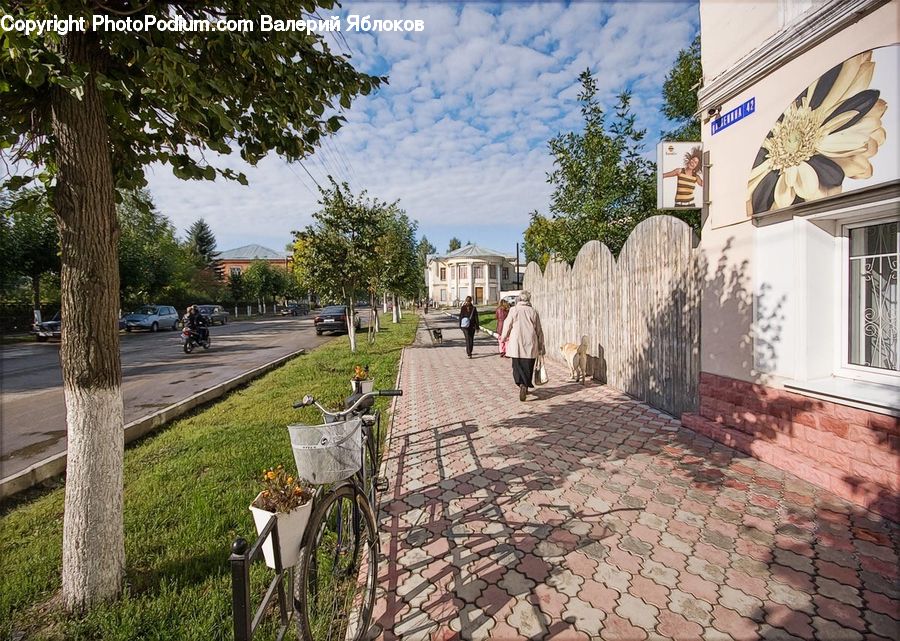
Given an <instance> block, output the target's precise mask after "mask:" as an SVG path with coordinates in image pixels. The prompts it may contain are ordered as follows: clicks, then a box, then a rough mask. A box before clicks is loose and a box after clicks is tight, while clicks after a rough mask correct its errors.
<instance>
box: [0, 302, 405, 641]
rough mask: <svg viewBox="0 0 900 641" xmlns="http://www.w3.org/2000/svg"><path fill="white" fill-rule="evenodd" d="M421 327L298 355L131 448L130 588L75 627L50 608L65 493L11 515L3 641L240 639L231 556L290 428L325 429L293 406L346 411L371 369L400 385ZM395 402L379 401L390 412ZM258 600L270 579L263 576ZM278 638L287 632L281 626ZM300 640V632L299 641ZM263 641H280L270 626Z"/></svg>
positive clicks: (379, 381)
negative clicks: (355, 377) (314, 403)
mask: <svg viewBox="0 0 900 641" xmlns="http://www.w3.org/2000/svg"><path fill="white" fill-rule="evenodd" d="M417 323H418V318H417V317H416V316H415V315H414V314H409V315H407V316H406V317H405V318H404V319H403V321H402V322H401V323H400V324H397V325H394V324H392V323H391V322H390V318H389V316H387V315H386V316H385V317H384V320H383V321H382V332H381V333H380V334H378V337H377V342H376V343H375V344H374V345H369V344H368V343H367V341H366V335H365V333H362V334H360V335H359V336H358V340H357V353H356V354H351V353H350V350H349V344H348V339H347V337H340V338H336V339H335V340H333V341H330V342H328V343H326V344H324V345H322V346H320V347H319V348H317V349H315V350H313V351H312V352H311V353H310V354H308V355H305V356H300V357H297V358H296V359H294V360H292V361H290V362H289V363H287V364H286V365H284V366H283V367H281V368H279V369H277V370H275V371H273V372H270V373H269V374H266V375H265V376H263V377H262V378H260V379H258V380H257V381H255V382H253V383H251V384H249V385H248V386H247V387H245V388H242V389H240V390H237V391H235V392H232V393H231V394H229V395H228V396H226V397H225V398H224V399H222V400H219V401H218V402H216V403H215V404H213V405H211V406H209V407H207V408H205V409H202V410H199V411H197V412H196V413H194V414H192V415H188V416H186V417H183V418H181V419H178V420H177V421H175V422H173V423H172V424H171V425H170V426H169V427H167V428H166V429H164V430H162V431H159V432H156V433H155V434H153V435H151V436H148V437H147V438H145V439H143V440H141V441H139V442H138V443H137V444H135V445H133V446H131V447H129V448H127V450H126V452H125V552H126V563H127V567H126V580H125V590H124V593H123V595H122V598H121V599H119V600H118V601H116V602H115V603H110V604H106V605H102V606H99V607H97V608H94V609H93V610H92V611H91V612H90V613H88V614H86V615H85V616H83V617H77V618H76V617H69V616H66V615H65V614H63V613H61V612H60V611H59V610H58V609H56V608H54V607H52V606H47V605H46V604H47V603H49V602H52V597H53V596H54V594H56V593H57V592H58V590H59V586H60V579H59V576H60V566H61V547H62V517H63V500H64V489H63V488H62V487H60V488H57V489H54V490H51V491H48V492H46V493H45V494H43V495H41V496H39V497H38V498H36V499H34V500H30V501H27V502H25V503H23V504H20V505H15V506H12V507H6V508H5V509H4V511H3V513H2V514H0V559H3V570H4V571H3V573H2V575H0V639H5V638H10V637H11V636H12V632H13V631H14V630H26V631H27V632H28V634H27V636H26V638H28V639H41V640H44V639H46V640H54V641H55V640H57V639H84V640H90V639H98V640H99V639H103V640H104V641H117V640H122V641H124V640H126V639H127V640H135V639H148V640H149V639H173V640H174V639H189V640H194V639H196V640H197V641H209V640H211V639H230V638H231V637H232V627H231V626H232V620H231V577H230V573H229V572H230V570H229V566H228V555H229V553H230V546H231V542H232V541H233V540H234V538H235V537H237V536H243V537H245V538H247V540H249V541H253V540H254V539H255V536H256V532H255V529H254V526H253V518H252V517H251V515H250V512H249V510H248V509H247V508H248V506H249V504H250V501H252V500H253V497H254V496H256V494H257V492H258V491H259V487H258V483H257V480H258V479H259V477H260V476H261V475H262V472H263V470H264V469H265V468H268V467H272V466H273V465H276V464H278V463H283V464H285V467H288V468H289V469H293V467H294V459H293V456H292V454H291V448H290V440H289V437H288V432H287V429H286V428H285V426H286V425H288V424H289V423H311V424H316V423H320V422H321V418H320V416H319V414H318V412H317V411H316V410H315V409H314V408H306V409H304V410H301V411H298V410H294V409H292V408H291V403H292V402H293V401H294V400H297V399H300V398H302V397H303V395H304V394H312V395H313V396H315V397H316V398H317V399H319V400H320V402H321V401H324V404H325V405H326V406H330V407H342V403H343V399H344V397H346V396H347V395H348V394H349V393H350V383H349V380H350V377H351V375H352V373H353V367H354V366H355V365H365V364H368V365H369V369H370V374H371V376H372V378H373V379H374V380H375V388H376V389H379V388H391V387H393V385H394V382H395V380H396V376H397V367H398V363H399V360H400V353H401V351H402V349H403V347H404V346H406V345H408V344H410V343H411V342H412V341H413V339H414V337H415V330H416V325H417ZM389 400H390V399H379V406H380V407H381V408H382V409H383V410H384V409H387V407H388V401H389ZM251 577H252V589H253V592H252V594H253V595H254V596H253V600H254V602H255V603H256V604H258V603H259V600H260V598H261V596H262V594H263V593H264V590H265V587H266V586H267V584H268V582H269V581H270V580H271V577H272V575H271V571H270V570H268V569H266V568H265V567H264V565H263V564H261V563H258V564H256V566H255V567H254V568H253V570H252V572H251ZM270 627H271V628H272V629H273V630H274V628H275V626H274V624H273V625H271V626H270ZM292 634H293V633H292ZM257 638H258V639H260V640H262V639H267V638H272V635H271V634H267V633H266V631H264V630H261V631H260V635H259V636H258V637H257Z"/></svg>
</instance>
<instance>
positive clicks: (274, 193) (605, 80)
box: [150, 2, 698, 249]
mask: <svg viewBox="0 0 900 641" xmlns="http://www.w3.org/2000/svg"><path fill="white" fill-rule="evenodd" d="M350 13H356V14H359V15H370V16H371V17H372V18H404V19H406V18H408V19H421V20H424V21H425V31H424V32H420V33H397V32H381V33H349V32H346V31H345V32H344V34H343V36H344V38H345V39H346V41H347V44H349V47H350V49H351V51H352V61H353V63H354V64H355V65H357V66H358V67H359V68H361V69H363V70H366V71H368V72H370V73H373V72H374V73H379V74H382V73H386V74H387V75H389V76H390V84H389V85H388V86H386V87H384V88H382V89H381V90H379V91H378V92H376V93H375V94H374V95H371V96H367V97H361V98H359V99H357V100H356V101H354V104H353V107H352V108H351V109H350V110H349V112H347V113H346V114H345V116H346V117H347V124H346V125H345V127H344V128H343V129H341V131H339V132H338V134H337V135H336V136H334V137H333V139H331V140H330V141H329V142H328V143H327V144H326V145H325V146H324V147H323V149H322V150H321V151H320V152H318V153H317V154H315V155H314V156H313V157H312V158H310V159H307V160H306V161H304V163H303V166H300V165H292V166H288V165H287V164H286V163H284V162H283V161H281V160H280V159H278V158H276V157H274V156H273V157H270V158H267V159H265V160H264V161H263V162H261V163H260V164H259V166H258V167H256V168H247V167H245V166H244V165H243V164H242V163H241V162H240V161H239V159H233V158H229V159H228V163H229V166H234V167H236V168H239V169H243V170H244V171H245V172H246V173H247V175H248V178H249V179H250V187H242V186H240V185H236V184H225V183H222V182H216V183H196V182H183V181H179V180H177V179H175V178H174V177H173V176H172V175H171V172H170V171H169V170H168V169H167V168H161V167H156V168H153V170H152V171H151V173H150V185H151V190H152V192H153V194H154V196H155V199H156V202H157V204H158V206H159V208H160V209H161V210H162V211H163V212H164V213H166V214H167V215H169V216H170V217H171V218H172V219H173V220H174V222H175V223H176V226H177V227H178V229H179V230H182V231H183V230H184V229H186V228H187V227H188V226H189V225H190V224H191V222H193V220H195V219H196V218H198V217H200V216H203V217H204V218H205V219H206V220H207V222H209V223H210V225H211V226H212V228H213V230H214V231H215V232H216V235H217V238H218V240H219V247H220V248H229V247H233V246H237V245H240V244H246V243H251V242H258V243H261V244H264V245H268V246H270V247H273V248H276V249H280V248H282V247H283V245H285V244H286V243H287V242H289V241H290V231H291V230H293V229H298V228H300V227H302V226H303V225H305V224H308V223H309V222H310V214H311V213H312V212H314V211H315V210H316V201H317V194H316V193H315V191H316V187H315V182H314V180H313V179H312V178H310V177H309V176H308V175H307V173H306V170H308V171H309V172H310V173H311V174H312V175H313V176H314V179H315V181H318V182H319V183H320V184H325V182H326V181H327V178H326V176H327V174H329V173H333V174H336V177H337V178H339V179H341V180H347V181H348V182H350V184H351V186H352V187H353V188H354V189H367V190H368V191H369V193H370V194H371V195H373V196H377V197H379V198H382V199H386V200H393V199H400V200H401V203H402V205H403V206H404V207H405V208H406V210H407V211H408V212H409V214H410V215H411V216H412V217H413V218H416V219H418V220H419V221H420V223H421V229H422V231H424V232H425V233H426V234H428V232H429V229H433V230H435V234H436V235H437V236H438V237H440V236H441V235H442V234H443V235H447V233H446V230H447V229H448V226H450V225H458V227H459V229H460V231H459V232H458V233H457V234H456V235H458V236H465V237H466V239H468V238H471V239H472V240H476V241H478V240H481V239H480V238H479V236H478V233H479V232H478V230H479V229H483V230H485V233H488V231H487V230H490V231H489V233H490V234H491V238H493V239H494V240H492V241H491V242H494V243H495V244H500V243H498V242H497V239H498V238H499V237H500V236H502V235H503V234H504V232H503V230H504V229H506V230H507V232H506V233H508V238H506V239H501V240H503V243H505V244H506V245H507V246H508V245H510V244H512V243H515V242H516V237H517V236H518V235H520V234H521V231H522V230H523V229H524V228H525V226H526V225H527V216H528V213H529V212H531V211H532V210H534V209H538V210H543V211H546V208H547V204H548V202H549V195H550V193H551V186H550V185H548V184H547V183H546V172H547V171H548V170H549V169H550V167H551V162H552V161H551V159H550V157H549V155H548V153H547V149H546V142H547V140H548V139H549V138H550V137H552V136H554V135H555V134H556V133H558V132H560V131H566V130H570V129H572V128H576V127H578V126H579V122H580V115H579V113H578V105H577V102H576V99H577V95H578V92H579V84H578V74H579V73H580V72H581V71H583V70H584V69H585V68H590V69H592V70H593V71H594V73H595V77H596V78H597V81H598V86H599V89H600V95H601V96H602V98H603V99H604V100H606V101H608V102H607V104H608V105H609V107H610V108H611V107H612V104H611V103H612V100H613V99H614V96H615V94H616V93H618V92H619V91H620V90H622V89H623V88H625V87H630V88H631V89H632V90H633V91H634V99H633V103H632V104H633V105H634V107H635V111H636V112H637V114H638V126H640V127H646V128H647V129H648V143H649V144H648V146H652V143H653V141H654V140H655V137H656V134H657V133H658V131H659V130H660V129H662V128H664V127H665V126H666V124H665V122H664V121H663V120H662V119H661V116H660V113H659V108H660V105H661V96H660V92H661V88H662V81H663V78H664V77H665V74H666V73H667V71H668V70H669V68H670V67H671V65H672V62H673V61H674V59H675V56H676V55H677V52H678V51H679V49H681V48H683V47H685V46H687V45H688V44H689V42H690V40H691V38H692V37H693V35H694V33H696V30H697V20H698V15H697V14H698V11H697V7H696V5H695V4H685V3H684V2H672V3H649V2H640V3H626V2H620V3H588V2H584V3H572V4H563V3H555V2H554V3H534V4H518V3H515V4H512V3H511V4H501V5H499V6H495V5H482V4H467V5H455V4H448V3H444V2H438V3H434V4H412V3H411V4H400V3H378V4H375V3H369V2H348V3H347V4H346V5H345V7H344V9H343V11H342V14H343V15H344V16H346V15H347V14H350ZM345 25H346V22H345ZM331 44H332V47H333V48H334V50H336V51H341V50H345V49H346V47H345V46H344V45H343V44H342V43H340V42H339V41H337V40H333V41H332V42H331ZM303 167H305V168H306V170H304V168H303ZM438 230H440V231H438ZM450 235H452V233H451V234H450ZM448 237H449V235H448ZM464 240H465V239H464ZM486 240H489V239H484V241H485V242H486ZM488 244H490V243H488Z"/></svg>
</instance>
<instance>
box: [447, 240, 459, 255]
mask: <svg viewBox="0 0 900 641" xmlns="http://www.w3.org/2000/svg"><path fill="white" fill-rule="evenodd" d="M460 247H462V242H460V240H459V238H457V237H456V236H454V237H453V238H451V239H450V244H449V245H448V246H447V252H448V253H449V252H455V251H456V250H457V249H459V248H460Z"/></svg>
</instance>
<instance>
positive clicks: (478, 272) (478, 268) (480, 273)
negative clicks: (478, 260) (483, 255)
mask: <svg viewBox="0 0 900 641" xmlns="http://www.w3.org/2000/svg"><path fill="white" fill-rule="evenodd" d="M472 278H484V265H472Z"/></svg>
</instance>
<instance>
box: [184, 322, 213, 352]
mask: <svg viewBox="0 0 900 641" xmlns="http://www.w3.org/2000/svg"><path fill="white" fill-rule="evenodd" d="M204 329H205V328H204ZM204 334H206V336H203V335H202V334H201V333H200V330H197V329H191V328H190V327H187V326H185V327H184V329H182V330H181V347H182V348H183V349H184V353H185V354H190V353H191V352H192V351H194V347H202V348H203V349H209V346H210V344H211V343H212V338H210V335H209V330H208V329H207V330H206V332H204Z"/></svg>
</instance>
